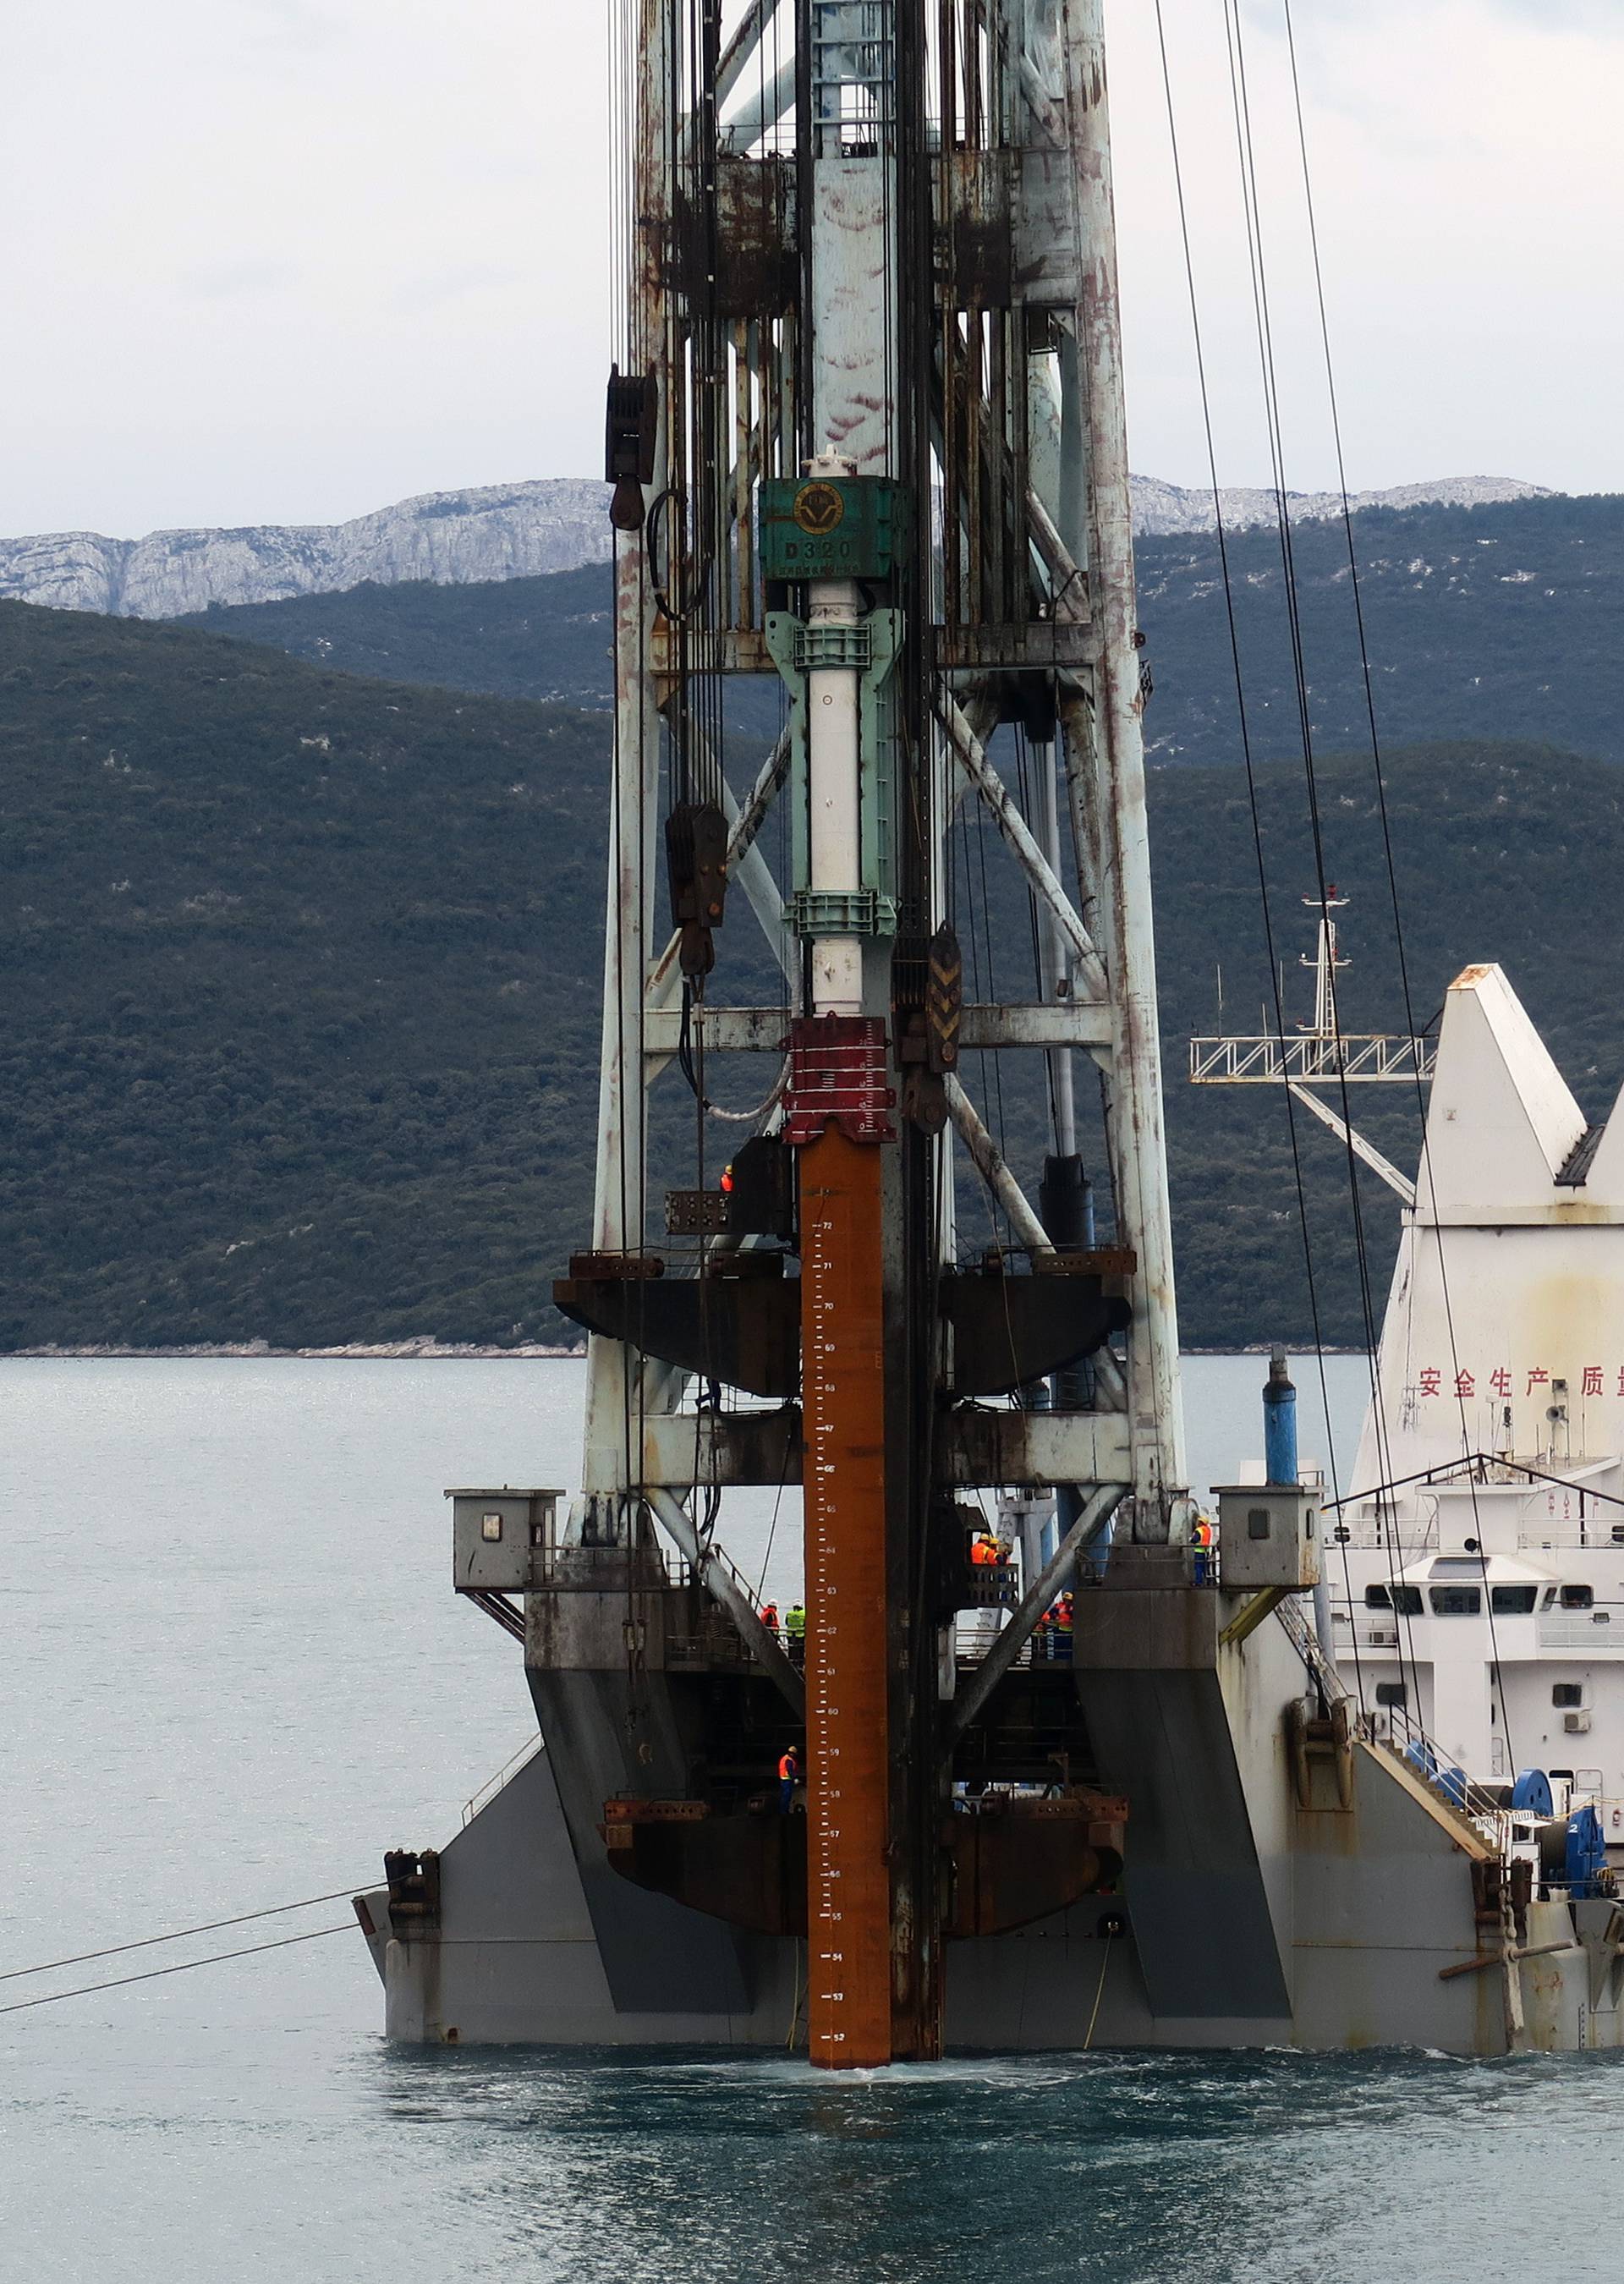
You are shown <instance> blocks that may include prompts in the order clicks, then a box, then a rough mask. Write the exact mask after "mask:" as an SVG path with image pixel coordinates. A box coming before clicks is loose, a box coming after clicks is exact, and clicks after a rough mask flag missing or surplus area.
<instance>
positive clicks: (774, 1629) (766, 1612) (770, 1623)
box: [761, 1602, 778, 1641]
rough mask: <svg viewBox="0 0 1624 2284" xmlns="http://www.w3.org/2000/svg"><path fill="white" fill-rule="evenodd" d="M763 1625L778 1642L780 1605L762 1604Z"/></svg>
mask: <svg viewBox="0 0 1624 2284" xmlns="http://www.w3.org/2000/svg"><path fill="white" fill-rule="evenodd" d="M761 1623H762V1624H763V1625H764V1626H765V1627H766V1629H767V1631H768V1632H769V1634H770V1635H771V1636H772V1638H773V1639H774V1641H777V1639H778V1605H777V1602H766V1603H763V1604H762V1606H761Z"/></svg>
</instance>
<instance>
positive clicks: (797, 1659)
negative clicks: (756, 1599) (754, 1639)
mask: <svg viewBox="0 0 1624 2284" xmlns="http://www.w3.org/2000/svg"><path fill="white" fill-rule="evenodd" d="M761 1623H762V1624H763V1625H764V1626H765V1627H766V1629H767V1631H768V1632H769V1634H770V1635H771V1636H772V1638H773V1639H774V1641H782V1643H783V1644H784V1647H785V1649H786V1650H787V1651H788V1652H789V1659H790V1663H791V1664H792V1665H804V1664H805V1662H806V1655H807V1613H806V1609H805V1607H804V1605H803V1604H801V1603H800V1602H796V1603H794V1604H793V1605H792V1607H790V1608H789V1609H788V1610H786V1611H785V1615H784V1623H783V1624H782V1625H780V1624H779V1623H778V1605H777V1602H764V1603H763V1604H762V1605H761Z"/></svg>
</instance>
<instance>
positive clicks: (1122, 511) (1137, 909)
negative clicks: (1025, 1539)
mask: <svg viewBox="0 0 1624 2284" xmlns="http://www.w3.org/2000/svg"><path fill="white" fill-rule="evenodd" d="M1068 28H1069V36H1066V38H1065V68H1066V117H1067V126H1068V129H1069V133H1070V137H1071V145H1072V153H1073V161H1074V181H1075V186H1076V199H1077V215H1078V223H1079V235H1080V239H1081V256H1082V263H1081V293H1080V296H1079V299H1078V305H1077V309H1076V311H1075V314H1074V329H1075V335H1076V340H1077V348H1078V361H1079V366H1080V370H1081V376H1082V381H1083V397H1084V408H1085V418H1086V426H1087V432H1088V451H1087V455H1086V458H1087V467H1088V474H1087V478H1086V481H1085V482H1084V484H1083V494H1084V497H1083V502H1082V505H1083V506H1084V507H1085V509H1086V517H1085V519H1084V521H1083V528H1084V529H1086V532H1087V535H1088V537H1087V552H1088V567H1089V577H1090V580H1091V582H1092V587H1091V597H1090V599H1091V607H1092V610H1093V615H1094V627H1095V632H1096V636H1097V641H1098V645H1099V657H1098V663H1097V668H1096V669H1095V690H1094V700H1095V703H1094V720H1093V728H1094V739H1093V768H1092V778H1093V785H1092V796H1093V797H1092V802H1091V809H1092V813H1093V814H1094V815H1095V816H1096V817H1097V818H1098V819H1099V827H1100V835H1101V848H1100V855H1099V860H1098V862H1097V864H1095V865H1094V867H1093V887H1094V889H1095V892H1096V897H1097V903H1096V907H1095V919H1096V925H1097V927H1098V928H1099V931H1100V935H1101V940H1102V943H1103V945H1104V949H1105V959H1106V963H1107V965H1108V966H1109V968H1110V971H1111V977H1112V982H1113V993H1112V1004H1113V1007H1114V1009H1115V1011H1116V1016H1117V1027H1118V1028H1117V1038H1116V1042H1115V1045H1114V1047H1113V1068H1112V1078H1111V1106H1110V1130H1111V1141H1112V1156H1113V1174H1114V1177H1115V1188H1116V1191H1117V1198H1116V1204H1117V1216H1118V1230H1119V1232H1120V1237H1121V1240H1122V1241H1123V1242H1124V1243H1126V1244H1128V1245H1131V1246H1132V1248H1134V1251H1135V1253H1136V1255H1138V1262H1139V1266H1138V1270H1137V1272H1136V1276H1135V1279H1134V1283H1133V1288H1132V1300H1133V1310H1134V1329H1133V1336H1132V1340H1131V1342H1130V1345H1129V1349H1128V1391H1129V1402H1128V1416H1129V1418H1130V1419H1131V1420H1133V1421H1134V1422H1135V1433H1136V1438H1137V1439H1140V1441H1139V1447H1138V1451H1137V1454H1136V1466H1137V1472H1138V1480H1137V1483H1136V1495H1135V1499H1134V1506H1133V1515H1132V1532H1133V1536H1134V1537H1136V1538H1142V1539H1144V1540H1146V1541H1149V1542H1152V1543H1153V1542H1158V1541H1166V1540H1167V1538H1168V1537H1174V1538H1179V1537H1183V1535H1184V1533H1185V1532H1186V1531H1187V1529H1189V1526H1190V1517H1191V1506H1190V1502H1189V1491H1188V1483H1187V1480H1186V1470H1185V1462H1184V1429H1183V1414H1182V1410H1181V1404H1180V1395H1179V1360H1178V1311H1177V1307H1176V1304H1175V1298H1174V1288H1173V1240H1172V1225H1171V1224H1172V1216H1171V1213H1170V1209H1169V1206H1168V1199H1167V1151H1166V1145H1165V1138H1164V1135H1163V1130H1162V1108H1161V1044H1160V1036H1159V1029H1158V1022H1157V1004H1156V948H1155V943H1154V939H1153V937H1152V925H1151V909H1152V900H1151V863H1150V841H1149V834H1148V829H1147V824H1146V817H1145V797H1144V726H1143V716H1144V695H1143V692H1142V689H1141V684H1140V675H1139V648H1138V637H1137V627H1136V619H1137V615H1138V606H1137V603H1136V597H1135V585H1134V549H1133V523H1132V506H1131V500H1130V497H1129V488H1128V429H1127V420H1126V416H1125V414H1124V411H1123V403H1122V343H1121V323H1120V304H1119V299H1118V292H1117V268H1116V224H1115V214H1114V209H1113V198H1112V183H1111V137H1110V124H1109V119H1108V106H1107V97H1106V82H1105V11H1104V0H1064V13H1063V17H1062V29H1063V36H1064V35H1065V33H1066V30H1067V29H1068ZM1070 520H1071V519H1070V518H1069V517H1068V516H1067V515H1066V513H1065V512H1062V514H1061V517H1060V523H1061V526H1062V528H1065V527H1066V525H1067V524H1068V522H1069V521H1070ZM1069 735H1070V725H1069V724H1068V740H1069Z"/></svg>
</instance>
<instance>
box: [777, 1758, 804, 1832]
mask: <svg viewBox="0 0 1624 2284" xmlns="http://www.w3.org/2000/svg"><path fill="white" fill-rule="evenodd" d="M799 1783H800V1748H799V1747H797V1746H795V1745H791V1746H789V1747H787V1748H786V1749H785V1751H784V1752H782V1753H781V1754H780V1755H779V1756H778V1813H779V1815H780V1816H787V1815H788V1814H789V1812H790V1811H791V1809H792V1808H793V1807H794V1805H795V1787H796V1786H797V1785H798V1784H799Z"/></svg>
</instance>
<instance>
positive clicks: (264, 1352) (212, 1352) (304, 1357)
mask: <svg viewBox="0 0 1624 2284" xmlns="http://www.w3.org/2000/svg"><path fill="white" fill-rule="evenodd" d="M585 1356H586V1349H585V1348H584V1347H580V1348H561V1347H559V1346H558V1345H556V1344H552V1345H549V1344H547V1343H545V1342H543V1341H519V1342H517V1343H515V1345H514V1346H513V1347H511V1348H504V1349H499V1348H487V1347H482V1346H480V1344H479V1343H478V1342H477V1341H436V1340H433V1339H431V1338H429V1337H428V1336H427V1335H426V1334H419V1335H418V1336H417V1337H415V1338H413V1339H411V1340H406V1341H346V1342H344V1343H343V1344H342V1345H341V1346H339V1347H334V1348H308V1349H277V1348H272V1347H271V1345H270V1343H269V1341H199V1342H197V1343H195V1344H193V1345H187V1346H182V1345H178V1344H177V1345H175V1346H167V1347H161V1348H144V1349H142V1348H132V1347H126V1346H124V1345H123V1344H122V1343H121V1342H117V1341H104V1342H98V1344H97V1345H96V1346H94V1347H91V1348H59V1347H57V1346H55V1345H54V1344H51V1345H47V1346H45V1347H43V1348H32V1349H5V1350H4V1357H7V1358H12V1359H16V1360H19V1361H23V1360H27V1361H32V1362H34V1363H50V1364H59V1363H63V1362H66V1361H67V1360H69V1359H71V1358H77V1359H79V1360H80V1361H82V1362H88V1363H98V1362H100V1363H112V1362H114V1361H119V1360H123V1361H130V1362H140V1361H142V1360H143V1359H149V1360H157V1359H160V1358H166V1357H167V1358H170V1359H175V1360H184V1359H186V1358H191V1359H193V1360H197V1359H223V1360H225V1361H228V1362H230V1361H237V1362H240V1363H244V1364H273V1363H295V1362H305V1363H316V1362H320V1363H344V1362H354V1363H363V1364H366V1363H371V1364H376V1363H380V1362H382V1363H405V1364H422V1363H433V1364H438V1363H441V1362H446V1361H449V1362H453V1363H457V1362H462V1363H479V1362H496V1361H510V1362H515V1363H523V1362H528V1361H534V1360H535V1358H537V1357H552V1358H558V1359H565V1358H571V1357H573V1358H574V1359H575V1360H576V1361H578V1362H579V1361H582V1360H584V1358H585Z"/></svg>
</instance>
